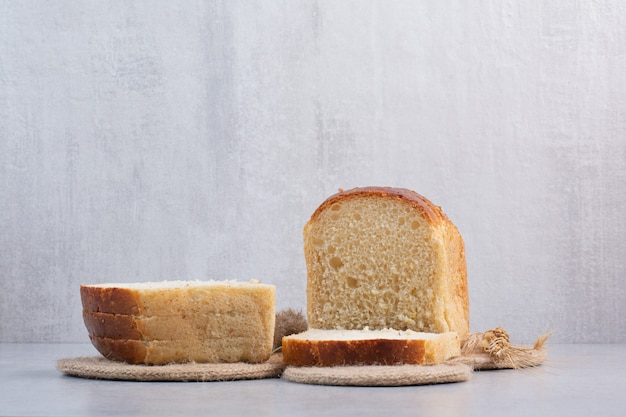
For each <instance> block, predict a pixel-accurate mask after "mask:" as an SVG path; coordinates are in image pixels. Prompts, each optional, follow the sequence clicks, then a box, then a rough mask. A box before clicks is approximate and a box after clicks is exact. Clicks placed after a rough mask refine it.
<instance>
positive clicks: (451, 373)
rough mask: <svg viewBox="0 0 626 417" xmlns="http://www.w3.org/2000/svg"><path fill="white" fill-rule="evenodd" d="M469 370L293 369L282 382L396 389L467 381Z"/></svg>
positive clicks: (451, 367) (422, 367)
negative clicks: (405, 386)
mask: <svg viewBox="0 0 626 417" xmlns="http://www.w3.org/2000/svg"><path fill="white" fill-rule="evenodd" d="M471 374H472V368H471V367H470V366H468V365H465V364H463V363H455V364H447V363H444V364H438V365H393V366H380V365H372V366H334V367H328V368H323V367H293V366H289V367H287V368H286V369H285V371H284V372H283V376H282V377H283V379H285V380H287V381H291V382H299V383H303V384H316V385H351V386H367V387H398V386H404V385H430V384H443V383H450V382H463V381H467V380H468V379H469V378H470V376H471Z"/></svg>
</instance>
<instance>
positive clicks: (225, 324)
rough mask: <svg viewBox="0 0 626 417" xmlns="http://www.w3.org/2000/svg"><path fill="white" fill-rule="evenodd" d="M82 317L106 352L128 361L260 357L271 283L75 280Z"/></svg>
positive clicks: (267, 344) (270, 315)
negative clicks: (94, 282) (78, 285)
mask: <svg viewBox="0 0 626 417" xmlns="http://www.w3.org/2000/svg"><path fill="white" fill-rule="evenodd" d="M80 292H81V299H82V303H83V318H84V322H85V326H86V327H87V330H88V332H89V337H90V339H91V341H92V343H93V345H94V346H95V347H96V349H98V351H99V352H100V353H101V354H102V355H103V356H105V357H107V358H110V359H113V360H120V361H126V362H128V363H135V364H138V363H143V364H153V365H154V364H163V363H169V362H190V361H195V362H239V361H247V362H264V361H266V360H267V359H269V357H270V355H271V352H272V344H273V338H274V324H275V317H276V315H275V303H276V300H275V297H276V295H275V294H276V288H275V286H273V285H267V284H261V283H259V282H245V283H244V282H236V281H163V282H147V283H132V284H108V283H107V284H100V285H82V286H81V288H80Z"/></svg>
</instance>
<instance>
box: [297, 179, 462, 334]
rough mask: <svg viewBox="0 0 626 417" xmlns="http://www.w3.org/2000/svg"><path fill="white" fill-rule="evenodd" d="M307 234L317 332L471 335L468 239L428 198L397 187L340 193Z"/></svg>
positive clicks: (310, 312)
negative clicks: (466, 243) (467, 258)
mask: <svg viewBox="0 0 626 417" xmlns="http://www.w3.org/2000/svg"><path fill="white" fill-rule="evenodd" d="M303 235H304V254H305V260H306V266H307V320H308V322H309V328H316V329H363V328H365V327H369V328H371V329H382V328H393V329H399V330H406V329H410V330H415V331H420V332H432V333H444V332H451V331H452V332H457V333H458V334H459V335H460V336H461V337H463V336H464V335H466V334H467V333H468V332H469V297H468V291H467V269H466V263H465V249H464V244H463V239H462V237H461V234H460V233H459V231H458V230H457V228H456V227H455V225H454V224H453V223H452V222H451V221H450V220H449V219H448V218H447V217H446V215H445V214H444V213H443V211H442V210H441V209H440V208H439V207H437V206H435V205H434V204H432V203H431V202H430V201H429V200H428V199H426V198H425V197H423V196H421V195H419V194H417V193H416V192H414V191H410V190H406V189H401V188H389V187H365V188H355V189H352V190H348V191H340V192H339V193H337V194H335V195H333V196H331V197H329V198H328V199H327V200H326V201H325V202H323V203H322V204H321V205H320V206H319V207H318V209H317V210H316V211H315V212H314V213H313V215H312V216H311V219H310V220H309V222H308V223H307V224H306V226H305V227H304V232H303Z"/></svg>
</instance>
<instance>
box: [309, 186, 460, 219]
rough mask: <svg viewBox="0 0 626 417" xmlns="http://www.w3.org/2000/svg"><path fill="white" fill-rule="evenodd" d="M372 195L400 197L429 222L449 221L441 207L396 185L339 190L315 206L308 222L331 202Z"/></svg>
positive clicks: (330, 204) (389, 197)
mask: <svg viewBox="0 0 626 417" xmlns="http://www.w3.org/2000/svg"><path fill="white" fill-rule="evenodd" d="M374 195H375V196H378V197H381V198H383V199H389V200H394V199H400V200H404V201H406V202H407V203H409V204H410V205H411V206H413V207H415V208H416V209H417V210H419V211H420V212H421V213H422V215H423V216H424V217H425V218H426V219H428V221H429V222H430V223H431V224H440V223H442V222H446V221H448V222H449V221H450V220H449V219H448V217H447V216H446V215H445V214H444V212H443V211H442V210H441V207H439V206H436V205H434V204H433V203H432V202H431V201H430V200H428V199H427V198H426V197H424V196H423V195H420V194H418V193H416V192H415V191H413V190H409V189H406V188H396V187H357V188H352V189H350V190H339V192H338V193H336V194H333V195H331V196H330V197H328V198H327V199H326V200H325V201H324V202H323V203H322V204H321V205H320V206H319V207H318V208H317V210H315V211H314V212H313V214H312V215H311V219H310V220H309V222H310V223H312V222H315V221H317V219H318V217H319V215H320V214H321V213H322V212H323V211H324V210H326V209H327V208H329V207H330V206H332V205H333V204H336V203H340V202H342V201H346V200H349V199H352V198H359V197H362V196H374Z"/></svg>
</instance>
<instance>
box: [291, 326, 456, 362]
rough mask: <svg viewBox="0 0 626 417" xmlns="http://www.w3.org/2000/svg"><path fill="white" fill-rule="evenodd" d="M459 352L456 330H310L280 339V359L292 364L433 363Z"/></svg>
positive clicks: (454, 355)
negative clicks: (431, 331)
mask: <svg viewBox="0 0 626 417" xmlns="http://www.w3.org/2000/svg"><path fill="white" fill-rule="evenodd" d="M460 354H461V348H460V341H459V336H458V334H457V333H456V332H446V333H438V334H434V333H421V332H414V331H412V330H404V331H398V330H393V329H382V330H369V329H364V330H320V329H309V330H307V331H305V332H303V333H299V334H296V335H292V336H286V337H284V338H283V362H284V363H285V364H286V365H291V366H344V365H398V364H419V365H433V364H437V363H441V362H444V361H445V360H447V359H450V358H453V357H456V356H459V355H460Z"/></svg>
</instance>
